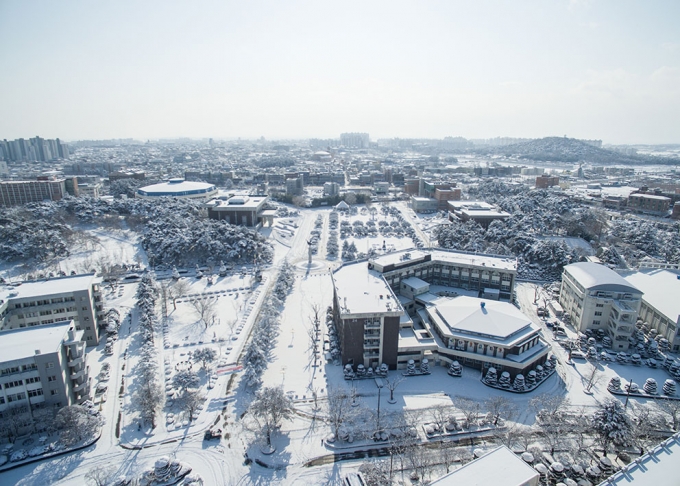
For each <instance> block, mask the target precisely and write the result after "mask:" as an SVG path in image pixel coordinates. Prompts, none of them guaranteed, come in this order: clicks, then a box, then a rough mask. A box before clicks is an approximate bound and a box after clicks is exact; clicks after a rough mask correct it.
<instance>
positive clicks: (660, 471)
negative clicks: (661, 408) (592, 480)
mask: <svg viewBox="0 0 680 486" xmlns="http://www.w3.org/2000/svg"><path fill="white" fill-rule="evenodd" d="M679 458H680V433H676V434H675V435H673V436H672V437H671V438H669V439H667V440H665V441H664V442H662V443H661V444H659V445H658V446H656V447H655V448H654V449H652V450H651V451H649V452H648V453H647V454H645V455H644V456H641V457H639V458H638V459H636V460H635V461H633V462H631V463H630V464H628V465H627V466H626V467H624V468H623V469H621V470H620V471H618V472H617V473H615V474H613V475H612V476H610V477H609V478H607V479H606V480H605V481H603V482H602V483H600V486H616V485H620V484H631V483H632V484H635V486H638V485H639V486H657V485H662V484H677V483H676V482H673V481H674V480H676V479H677V476H678V459H679ZM432 484H434V483H432Z"/></svg>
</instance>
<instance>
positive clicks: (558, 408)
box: [529, 393, 570, 418]
mask: <svg viewBox="0 0 680 486" xmlns="http://www.w3.org/2000/svg"><path fill="white" fill-rule="evenodd" d="M569 405H570V401H569V398H567V396H566V395H558V394H550V393H542V394H540V395H537V396H535V397H534V398H532V399H531V400H529V406H530V407H531V408H533V409H534V410H535V411H536V415H537V416H539V417H543V416H548V417H550V418H556V417H559V416H561V415H562V414H563V413H564V412H565V411H566V409H567V408H569Z"/></svg>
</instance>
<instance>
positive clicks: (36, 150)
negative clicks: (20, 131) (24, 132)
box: [0, 137, 69, 162]
mask: <svg viewBox="0 0 680 486" xmlns="http://www.w3.org/2000/svg"><path fill="white" fill-rule="evenodd" d="M0 158H4V159H5V160H7V161H9V162H17V161H39V162H46V161H49V160H54V159H68V158H69V150H68V146H67V145H65V144H63V143H62V142H61V140H59V139H58V138H57V139H54V140H50V139H44V138H40V137H34V138H31V139H28V140H25V139H23V138H18V139H16V140H11V141H8V140H1V141H0Z"/></svg>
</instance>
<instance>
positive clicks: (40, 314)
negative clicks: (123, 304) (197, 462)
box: [0, 273, 104, 346]
mask: <svg viewBox="0 0 680 486" xmlns="http://www.w3.org/2000/svg"><path fill="white" fill-rule="evenodd" d="M101 281H102V280H101V278H100V277H95V275H94V274H93V273H90V274H85V275H73V276H69V277H59V278H52V279H49V280H37V281H34V282H24V283H22V284H21V285H19V286H14V287H12V286H8V287H0V341H2V340H3V339H4V333H3V332H4V331H7V330H11V329H22V328H31V327H36V326H37V327H40V326H46V325H50V324H54V323H55V322H60V321H65V320H73V322H74V324H75V329H76V330H77V331H83V333H84V338H85V342H86V343H87V345H88V346H96V345H97V344H98V343H99V325H100V323H101V322H102V321H103V319H104V308H103V305H104V304H103V299H102V295H101V290H100V285H101Z"/></svg>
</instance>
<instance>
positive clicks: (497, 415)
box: [484, 395, 517, 425]
mask: <svg viewBox="0 0 680 486" xmlns="http://www.w3.org/2000/svg"><path fill="white" fill-rule="evenodd" d="M484 406H485V407H486V410H487V411H488V412H489V413H490V414H491V420H492V423H493V425H498V422H499V421H500V420H504V421H505V420H511V419H512V418H513V417H514V415H515V413H516V411H517V409H516V408H515V404H514V403H513V401H512V400H510V399H509V398H507V397H504V396H501V395H497V396H494V397H490V398H487V399H486V400H485V401H484Z"/></svg>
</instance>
